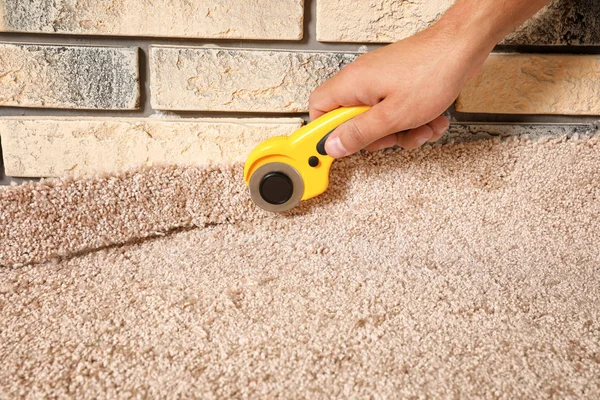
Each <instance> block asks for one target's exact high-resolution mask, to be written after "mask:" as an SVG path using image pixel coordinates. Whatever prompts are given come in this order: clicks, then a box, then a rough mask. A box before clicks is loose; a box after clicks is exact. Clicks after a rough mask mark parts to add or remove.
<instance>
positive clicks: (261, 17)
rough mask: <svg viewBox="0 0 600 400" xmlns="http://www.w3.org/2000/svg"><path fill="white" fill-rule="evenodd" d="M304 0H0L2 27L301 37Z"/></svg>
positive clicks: (93, 32) (126, 33)
mask: <svg viewBox="0 0 600 400" xmlns="http://www.w3.org/2000/svg"><path fill="white" fill-rule="evenodd" d="M303 16H304V0H277V1H273V0H252V1H248V0H218V1H215V0H194V1H189V0H153V1H148V0H102V1H98V0H54V1H48V0H26V1H23V0H0V30H2V31H7V32H32V33H61V34H77V35H115V36H158V37H161V36H162V37H186V38H222V39H273V40H299V39H302V27H303Z"/></svg>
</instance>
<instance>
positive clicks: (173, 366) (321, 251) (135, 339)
mask: <svg viewBox="0 0 600 400" xmlns="http://www.w3.org/2000/svg"><path fill="white" fill-rule="evenodd" d="M539 131H540V132H542V131H543V129H541V128H540V129H539ZM586 132H587V133H590V134H591V133H592V132H590V131H589V129H588V130H587V131H586ZM532 133H534V134H536V137H535V138H526V137H523V138H519V139H515V138H506V139H502V140H500V139H482V140H476V141H473V142H469V143H449V144H446V145H443V146H431V147H428V148H425V149H423V150H421V151H415V152H403V151H388V152H385V153H378V154H375V155H370V156H362V157H354V158H350V159H347V160H343V161H340V162H337V163H336V164H334V170H333V176H332V179H333V183H334V184H333V185H332V187H331V188H330V190H329V191H328V192H327V194H326V195H325V196H322V197H321V198H319V199H317V200H316V201H314V202H311V203H310V204H303V206H302V207H300V208H299V209H297V210H295V211H294V212H293V213H291V214H288V215H278V216H274V215H271V214H266V213H263V212H261V211H258V210H256V209H255V208H254V207H253V206H252V205H251V204H250V203H249V201H248V199H247V195H246V192H245V188H244V186H243V185H242V184H241V183H240V179H241V175H240V174H241V173H240V166H229V167H224V166H214V167H210V168H206V169H200V168H189V167H188V168H183V167H161V168H152V169H146V170H140V171H132V172H130V173H127V174H122V175H119V176H112V177H99V178H95V179H85V180H81V179H80V180H72V179H71V180H65V181H52V182H46V183H41V184H35V185H27V186H22V187H15V188H8V189H3V190H0V204H1V205H2V209H1V210H0V222H1V224H2V229H1V230H0V253H1V254H0V265H4V267H0V365H1V368H0V398H2V399H4V398H6V399H9V398H10V399H12V398H15V397H29V398H41V397H74V398H83V397H87V398H99V397H101V398H105V397H109V398H113V397H122V398H125V397H136V398H141V397H144V398H159V397H160V398H177V397H181V398H189V397H194V398H206V399H209V398H276V397H281V398H311V399H312V398H331V397H337V398H390V397H391V398H398V397H423V398H424V397H430V398H438V397H467V398H471V397H485V398H490V397H498V398H524V397H527V398H598V397H599V396H600V247H599V243H600V217H599V215H600V177H599V175H600V174H599V169H600V139H599V138H598V135H597V134H596V135H595V136H593V137H583V138H578V137H577V135H573V134H571V135H570V137H569V138H567V137H565V136H561V137H538V136H539V135H537V133H538V132H537V130H535V131H532ZM542 133H543V132H542ZM588 136H589V135H588ZM182 227H183V228H184V229H181V228H182ZM167 231H171V234H169V235H166V236H164V237H159V238H152V239H145V240H143V241H139V239H140V238H150V237H153V236H156V235H162V234H164V233H165V232H167ZM124 242H128V244H125V245H120V243H124ZM102 246H109V247H105V248H104V249H101V250H96V251H93V252H90V251H89V250H90V249H97V248H99V247H102ZM74 255H77V256H74ZM56 256H62V257H63V258H62V259H61V260H58V259H56V258H55V257H56ZM64 257H66V258H64ZM51 258H54V260H51V261H49V262H45V263H42V264H39V263H38V262H40V261H44V260H48V259H51ZM32 262H34V263H33V264H31V263H32ZM17 265H20V267H15V266H17Z"/></svg>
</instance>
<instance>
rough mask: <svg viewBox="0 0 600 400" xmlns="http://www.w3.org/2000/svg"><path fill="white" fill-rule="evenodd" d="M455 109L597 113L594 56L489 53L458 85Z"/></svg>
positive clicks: (598, 65) (597, 59)
mask: <svg viewBox="0 0 600 400" xmlns="http://www.w3.org/2000/svg"><path fill="white" fill-rule="evenodd" d="M456 109H457V111H460V112H471V113H499V114H567V115H569V114H570V115H600V56H599V55H534V54H494V55H492V56H490V58H489V59H488V60H487V62H486V64H485V65H484V68H483V70H482V71H481V73H480V74H479V75H478V76H477V77H476V78H475V79H473V80H472V81H471V82H470V83H469V84H467V86H466V87H465V88H464V90H463V91H462V93H461V94H460V96H459V97H458V100H457V102H456Z"/></svg>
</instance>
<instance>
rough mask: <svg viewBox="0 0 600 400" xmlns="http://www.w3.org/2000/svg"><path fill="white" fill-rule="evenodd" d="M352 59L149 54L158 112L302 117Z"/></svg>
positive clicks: (179, 51) (207, 51)
mask: <svg viewBox="0 0 600 400" xmlns="http://www.w3.org/2000/svg"><path fill="white" fill-rule="evenodd" d="M356 57H357V54H343V53H323V52H311V53H307V52H290V51H277V50H275V51H269V50H241V49H233V50H232V49H222V48H193V47H184V48H181V47H163V46H155V47H152V48H151V50H150V91H151V95H152V106H153V107H154V108H156V109H159V110H196V111H200V110H202V111H241V112H305V111H307V110H308V97H309V96H310V93H311V92H312V91H313V90H314V89H315V88H316V87H317V86H319V85H320V84H321V83H323V82H324V81H326V80H327V79H329V78H330V77H332V76H333V75H335V74H336V73H337V72H338V71H339V70H340V69H341V68H342V67H344V66H345V65H347V64H349V63H350V62H352V61H353V60H355V59H356Z"/></svg>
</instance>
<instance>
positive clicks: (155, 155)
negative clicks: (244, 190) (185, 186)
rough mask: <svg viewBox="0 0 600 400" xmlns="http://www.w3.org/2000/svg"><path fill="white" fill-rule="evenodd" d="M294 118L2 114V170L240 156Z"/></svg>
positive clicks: (26, 172) (49, 170)
mask: <svg viewBox="0 0 600 400" xmlns="http://www.w3.org/2000/svg"><path fill="white" fill-rule="evenodd" d="M300 126H302V120H301V119H298V118H281V119H153V118H148V119H131V118H130V119H125V118H122V119H119V118H111V119H102V118H87V119H78V118H51V119H49V118H44V117H36V118H4V119H0V138H1V140H2V148H3V153H4V165H5V168H6V175H8V176H14V177H23V176H26V177H56V176H61V175H67V174H86V173H92V172H111V171H119V170H124V169H127V168H130V167H133V166H136V165H145V164H151V163H177V164H203V163H207V162H221V163H232V162H243V161H245V159H246V156H247V155H248V153H249V152H250V151H251V150H252V148H254V146H255V145H256V144H258V143H259V142H261V141H262V140H265V139H267V138H269V137H272V136H278V135H289V134H290V133H292V132H294V131H295V130H296V129H298V128H300Z"/></svg>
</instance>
